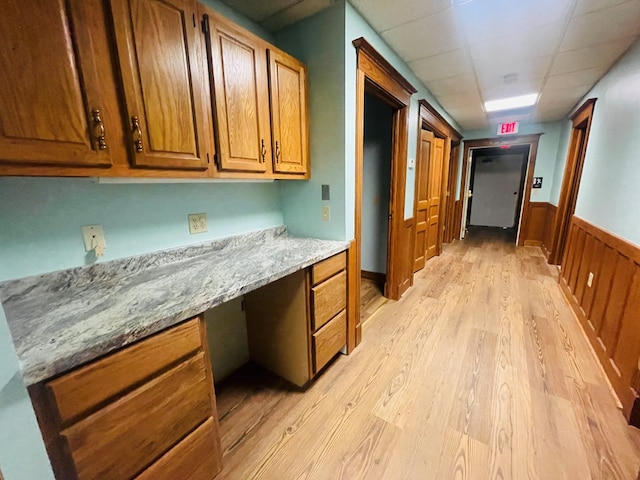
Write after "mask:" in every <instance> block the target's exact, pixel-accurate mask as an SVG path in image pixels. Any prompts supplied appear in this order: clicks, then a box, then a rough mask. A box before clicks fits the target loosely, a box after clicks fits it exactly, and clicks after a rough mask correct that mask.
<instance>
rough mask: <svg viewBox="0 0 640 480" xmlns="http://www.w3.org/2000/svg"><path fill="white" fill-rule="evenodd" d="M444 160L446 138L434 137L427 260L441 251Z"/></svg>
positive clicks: (430, 168)
mask: <svg viewBox="0 0 640 480" xmlns="http://www.w3.org/2000/svg"><path fill="white" fill-rule="evenodd" d="M443 161H444V139H442V138H434V140H433V148H432V149H431V160H430V162H429V215H428V221H427V222H428V224H429V225H428V227H427V253H426V258H425V259H426V260H429V259H430V258H431V257H435V256H436V255H438V254H439V251H440V241H441V239H440V235H439V232H440V201H441V194H442V165H443Z"/></svg>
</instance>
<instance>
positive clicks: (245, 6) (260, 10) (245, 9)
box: [222, 0, 300, 22]
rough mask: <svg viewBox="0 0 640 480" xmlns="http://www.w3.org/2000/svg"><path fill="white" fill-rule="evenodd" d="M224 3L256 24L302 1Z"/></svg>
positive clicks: (235, 0) (237, 0)
mask: <svg viewBox="0 0 640 480" xmlns="http://www.w3.org/2000/svg"><path fill="white" fill-rule="evenodd" d="M222 1H223V2H224V3H226V4H227V5H229V6H230V7H232V8H233V9H234V10H237V11H239V12H240V13H242V14H244V15H246V16H247V17H249V18H250V19H251V20H253V21H254V22H260V21H262V20H264V19H265V18H269V17H270V16H271V15H273V14H275V13H277V12H279V11H281V10H284V9H285V8H287V7H290V6H291V5H295V4H296V3H299V1H300V0H271V1H269V2H256V1H255V0H222Z"/></svg>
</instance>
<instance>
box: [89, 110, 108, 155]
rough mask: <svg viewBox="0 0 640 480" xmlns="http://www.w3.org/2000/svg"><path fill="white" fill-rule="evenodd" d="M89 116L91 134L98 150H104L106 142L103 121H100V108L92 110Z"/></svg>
mask: <svg viewBox="0 0 640 480" xmlns="http://www.w3.org/2000/svg"><path fill="white" fill-rule="evenodd" d="M91 117H92V119H93V136H94V137H95V139H96V144H97V147H98V150H106V149H107V142H106V141H105V135H104V123H102V115H100V110H98V109H95V110H92V111H91Z"/></svg>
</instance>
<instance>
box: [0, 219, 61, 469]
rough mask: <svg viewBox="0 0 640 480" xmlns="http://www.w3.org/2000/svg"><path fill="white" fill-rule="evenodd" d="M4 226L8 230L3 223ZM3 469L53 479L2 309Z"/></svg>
mask: <svg viewBox="0 0 640 480" xmlns="http://www.w3.org/2000/svg"><path fill="white" fill-rule="evenodd" d="M0 225H2V229H3V230H4V225H5V224H3V223H0ZM0 469H1V470H2V474H3V475H4V478H5V480H48V479H53V472H52V471H51V466H50V465H49V458H48V457H47V453H46V451H45V449H44V444H43V443H42V439H41V437H40V430H39V428H38V424H37V422H36V417H35V414H34V413H33V409H32V408H31V401H30V400H29V396H28V394H27V390H26V389H25V387H24V383H22V375H20V370H19V367H18V359H17V357H16V354H15V352H14V350H13V344H12V343H11V339H10V335H9V327H8V326H7V322H6V320H5V318H4V312H3V311H2V308H0Z"/></svg>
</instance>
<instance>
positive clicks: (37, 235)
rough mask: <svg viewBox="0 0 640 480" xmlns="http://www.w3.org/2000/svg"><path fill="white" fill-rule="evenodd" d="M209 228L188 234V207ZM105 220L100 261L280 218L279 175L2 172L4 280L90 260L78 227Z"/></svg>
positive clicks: (0, 276) (0, 266)
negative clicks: (119, 178) (230, 178)
mask: <svg viewBox="0 0 640 480" xmlns="http://www.w3.org/2000/svg"><path fill="white" fill-rule="evenodd" d="M198 212H206V213H207V218H208V222H209V231H208V232H207V233H201V234H197V235H190V234H189V228H188V223H187V214H189V213H198ZM94 223H98V224H101V225H102V227H103V229H104V233H105V237H106V242H107V249H106V251H105V255H104V256H103V257H102V258H101V259H100V261H101V262H102V261H107V260H113V259H116V258H123V257H128V256H131V255H138V254H141V253H145V252H151V251H156V250H163V249H167V248H172V247H177V246H183V245H188V244H193V243H202V242H204V241H207V240H211V239H213V238H220V237H225V236H229V235H235V234H238V233H243V232H248V231H252V230H259V229H261V228H267V227H272V226H276V225H282V223H283V216H282V212H281V209H280V200H279V197H278V188H277V184H275V183H256V184H252V183H232V184H221V183H214V184H169V185H167V184H134V185H130V184H126V185H112V184H107V185H105V184H95V183H94V182H93V181H92V180H89V179H79V178H51V179H46V178H0V225H2V228H1V229H0V252H1V253H0V281H1V280H7V279H10V278H17V277H24V276H28V275H34V274H38V273H42V272H49V271H53V270H60V269H64V268H71V267H77V266H81V265H85V264H87V263H90V262H89V260H88V259H87V256H86V254H85V251H84V246H83V243H82V236H81V234H80V227H81V226H82V225H88V224H94Z"/></svg>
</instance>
